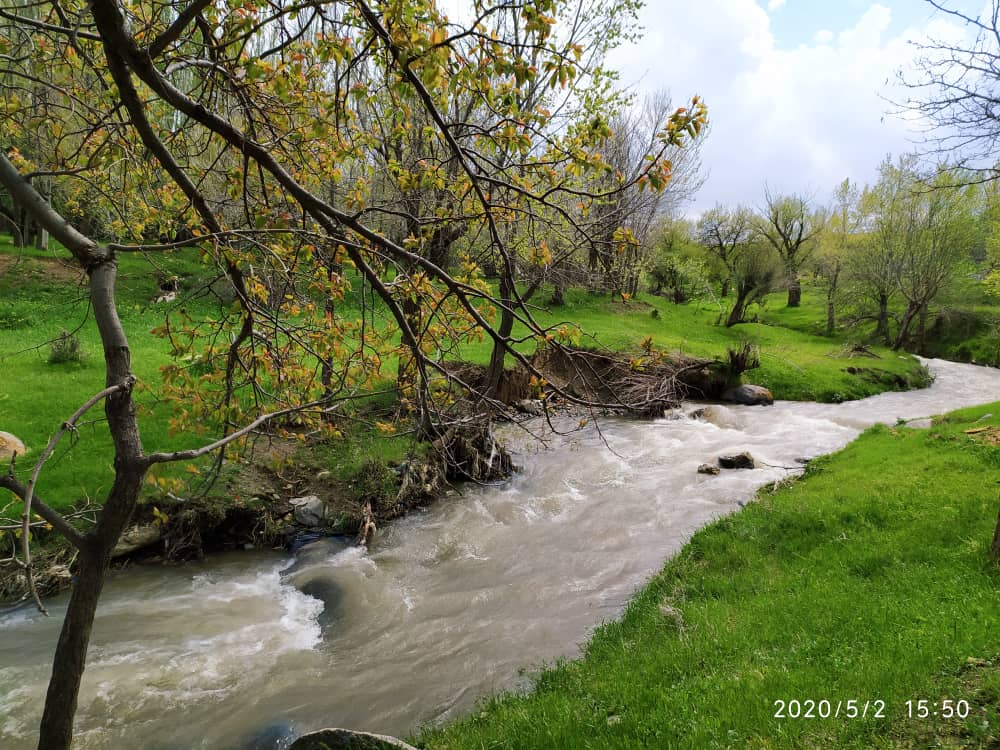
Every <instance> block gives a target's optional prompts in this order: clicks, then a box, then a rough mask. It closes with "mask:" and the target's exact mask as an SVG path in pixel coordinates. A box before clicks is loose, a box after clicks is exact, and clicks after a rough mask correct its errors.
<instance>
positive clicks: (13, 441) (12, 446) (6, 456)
mask: <svg viewBox="0 0 1000 750" xmlns="http://www.w3.org/2000/svg"><path fill="white" fill-rule="evenodd" d="M27 452H28V449H27V448H25V447H24V443H22V442H21V441H20V440H19V439H18V438H16V437H14V436H13V435H11V434H10V433H9V432H0V459H2V460H3V461H4V463H9V462H10V458H11V456H13V455H14V454H15V453H16V454H17V455H18V456H23V455H24V454H25V453H27Z"/></svg>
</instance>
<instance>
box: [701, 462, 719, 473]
mask: <svg viewBox="0 0 1000 750" xmlns="http://www.w3.org/2000/svg"><path fill="white" fill-rule="evenodd" d="M719 471H720V469H719V467H718V466H714V465H712V464H702V465H701V466H699V467H698V473H699V474H712V475H715V474H718V473H719Z"/></svg>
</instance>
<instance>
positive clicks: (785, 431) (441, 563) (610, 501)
mask: <svg viewBox="0 0 1000 750" xmlns="http://www.w3.org/2000/svg"><path fill="white" fill-rule="evenodd" d="M931 366H932V367H933V368H935V370H936V371H937V373H938V379H937V381H936V383H935V385H934V386H932V387H931V388H930V389H927V390H924V391H914V392H909V393H895V394H883V395H882V396H879V397H876V398H874V399H869V400H866V401H862V402H857V403H852V404H841V405H818V404H808V403H790V402H779V403H777V404H776V405H775V406H774V407H767V408H760V407H738V406H722V407H715V410H716V413H715V414H714V415H712V416H711V417H710V418H704V417H703V418H700V419H692V418H690V417H689V416H687V414H689V413H690V412H693V411H695V410H696V409H695V407H694V406H693V405H692V406H688V407H686V408H685V410H684V411H683V412H682V414H681V415H680V416H681V417H682V418H675V419H661V420H656V421H654V422H645V423H640V422H636V421H631V420H608V421H605V422H604V423H602V425H601V427H602V430H601V432H600V433H598V432H597V431H596V430H594V429H593V428H592V427H591V428H590V429H587V430H584V431H582V432H579V433H576V434H573V435H568V436H550V439H549V444H548V448H541V447H539V446H537V445H536V446H535V447H531V445H532V444H531V443H530V442H529V441H528V439H527V438H526V437H525V438H524V439H522V440H518V439H517V433H516V432H515V433H514V435H513V436H512V437H511V438H508V439H509V440H511V444H512V447H513V448H514V449H515V451H516V452H515V457H516V460H517V462H518V463H519V464H521V465H522V467H523V471H522V472H520V473H519V474H517V475H516V476H515V477H514V478H513V479H512V480H511V481H509V482H507V483H506V484H504V485H503V486H499V487H476V486H472V487H463V488H461V492H462V496H461V497H460V498H456V500H458V501H457V502H446V503H436V504H433V505H431V506H429V507H428V508H426V509H422V510H418V511H416V512H415V513H412V514H410V515H408V516H406V517H404V518H402V519H400V520H398V521H396V522H394V523H393V524H390V525H389V526H388V527H386V528H385V529H383V530H382V532H381V533H380V534H379V535H378V536H377V537H376V538H375V540H374V542H373V543H372V544H371V545H370V547H369V548H368V549H367V550H365V549H360V548H352V549H343V548H342V547H337V546H329V547H327V548H326V549H325V550H324V549H323V548H322V547H317V546H314V547H311V548H310V549H309V550H307V551H304V553H305V554H306V558H305V559H304V560H301V559H300V564H298V565H296V566H295V567H294V568H288V566H289V564H290V561H289V560H288V559H287V558H284V557H283V556H281V555H275V554H273V553H265V552H263V551H255V552H249V553H239V554H237V553H231V554H230V555H228V556H222V557H212V558H209V559H207V560H204V561H195V562H192V563H188V564H187V565H184V566H178V567H170V568H162V567H155V566H154V567H149V568H142V569H135V570H133V571H131V572H130V573H129V574H127V575H121V576H114V577H113V579H112V580H111V581H109V584H108V588H107V589H106V591H105V605H104V609H103V610H102V612H103V614H100V615H99V621H98V625H97V628H96V630H95V637H96V640H95V646H94V650H93V651H92V658H91V661H90V662H89V665H88V676H87V677H86V678H85V684H84V693H83V696H82V698H81V713H80V721H79V726H80V731H81V734H80V746H81V747H83V748H90V747H104V746H108V744H109V743H110V744H114V743H116V742H117V743H118V744H126V745H127V744H135V743H137V742H141V743H143V744H144V745H148V746H151V747H165V748H166V747H170V748H173V747H177V748H180V747H185V748H191V747H205V748H209V747H210V748H226V747H245V746H246V745H247V742H248V741H249V740H248V738H249V737H251V736H255V735H257V734H258V733H259V732H263V731H265V730H267V729H268V728H269V727H274V726H281V727H284V728H285V729H287V730H288V731H294V732H296V733H298V732H303V731H308V730H310V729H315V728H319V727H323V726H331V725H340V726H348V727H352V728H358V729H368V730H372V731H376V732H388V733H393V734H397V735H402V734H405V733H408V732H412V731H413V730H414V729H415V728H416V727H418V726H419V725H421V724H424V723H426V722H438V721H446V720H449V719H455V718H460V717H461V716H463V715H465V714H466V712H467V711H469V710H470V709H471V708H472V706H473V705H474V704H475V702H476V700H477V699H478V698H479V697H481V696H484V695H489V694H492V693H494V692H497V691H499V690H504V689H510V688H522V689H528V688H530V687H531V686H532V684H533V681H532V678H531V674H532V673H531V672H528V673H525V672H524V670H525V669H529V670H530V669H532V668H534V667H536V666H538V665H539V664H543V663H549V662H551V660H553V659H556V658H557V657H560V656H564V657H573V656H576V655H577V654H578V652H577V649H576V647H575V645H574V644H577V643H580V642H583V641H584V640H586V639H587V638H588V636H589V634H590V632H591V630H592V628H593V627H594V626H595V624H597V623H600V622H602V621H608V620H611V619H613V618H615V617H616V616H617V614H618V613H619V612H620V611H621V610H622V609H623V608H624V607H625V606H626V605H627V604H628V602H629V601H630V599H631V597H632V595H633V593H634V592H635V590H636V588H637V587H638V586H640V585H641V584H643V583H644V582H645V581H646V580H647V579H648V577H649V575H650V574H652V573H654V572H655V571H657V570H658V569H660V567H661V566H662V562H663V560H664V559H665V558H668V557H670V556H671V555H673V554H675V553H676V552H678V551H679V550H680V549H681V548H682V547H683V546H684V544H685V543H686V542H687V540H688V539H689V537H690V535H691V534H692V533H693V532H694V531H695V530H696V529H698V528H700V527H702V526H704V525H705V524H706V523H709V522H711V521H712V520H713V519H716V518H718V517H719V516H720V515H723V514H726V513H729V512H731V511H734V510H738V509H739V508H740V506H741V504H745V503H748V502H749V501H750V500H751V499H752V498H753V497H754V494H755V492H757V490H758V488H759V487H761V486H762V485H766V486H772V485H773V484H774V483H775V482H779V483H780V482H781V481H782V480H783V479H785V478H786V477H788V476H789V475H790V474H791V473H794V472H789V471H787V470H785V469H782V468H778V467H781V466H792V465H795V459H796V458H810V457H813V456H816V455H819V454H823V453H829V452H830V451H833V450H837V449H838V448H840V447H842V446H843V445H845V444H846V443H847V442H848V441H850V440H851V439H852V438H853V437H854V436H856V435H857V434H858V432H860V431H861V430H862V429H864V428H865V427H866V426H867V425H870V424H871V423H872V422H873V421H877V420H881V421H884V422H887V423H889V424H893V423H895V421H896V419H897V417H903V418H910V417H917V416H925V415H927V414H932V413H937V412H941V411H945V410H948V409H950V408H953V407H954V406H957V405H961V404H963V403H965V404H967V403H974V401H975V400H976V399H980V400H981V398H982V394H983V393H984V392H985V393H988V392H994V393H997V392H1000V372H998V371H995V370H984V369H982V368H974V367H972V368H970V367H967V366H963V365H955V364H952V363H947V362H943V363H931ZM901 434H904V435H905V434H909V433H907V432H906V431H901ZM912 434H913V435H924V434H926V433H922V432H921V433H918V432H916V431H914V432H913V433H912ZM963 434H964V433H963ZM934 444H936V443H934ZM609 446H610V448H611V450H609V449H608V447H609ZM739 450H749V451H750V452H751V453H753V454H754V456H755V457H757V458H759V459H760V460H761V464H762V468H759V469H755V470H753V471H725V472H723V473H722V474H721V475H720V476H717V477H710V476H704V475H699V474H698V473H697V471H696V470H697V467H698V466H699V465H700V464H701V463H703V462H705V461H707V460H711V459H712V458H713V457H715V456H718V455H722V454H724V453H732V452H737V451H739ZM942 460H943V462H944V463H943V465H944V466H948V465H950V464H949V463H948V460H946V459H942ZM935 466H937V464H935ZM901 468H904V469H905V470H906V471H907V472H908V473H912V474H915V475H916V472H914V471H913V470H912V467H909V465H906V466H901ZM869 470H870V467H869ZM879 471H880V472H881V473H882V474H886V475H887V476H888V474H887V471H888V468H880V469H879ZM809 481H812V480H811V479H809V480H807V482H809ZM804 484H805V483H804ZM833 484H834V485H836V482H835V481H833ZM904 489H905V488H904ZM753 505H754V504H753V503H751V506H753ZM799 511H800V512H801V513H802V515H803V517H805V515H806V511H807V508H806V507H805V506H803V507H801V508H799ZM741 516H742V514H738V516H734V518H736V517H741ZM993 518H994V519H995V509H994V510H993ZM804 523H805V521H804ZM807 525H808V524H807ZM788 533H790V534H791V533H797V532H795V529H790V531H789V532H788ZM741 538H742V537H741ZM810 538H811V537H810ZM745 541H746V545H751V542H752V540H750V539H749V538H748V540H745ZM765 541H767V540H765ZM741 544H742V542H741ZM740 549H741V550H744V548H743V547H740ZM963 549H965V548H964V547H963ZM744 552H746V550H744V551H742V552H740V556H742V555H743V554H744ZM283 568H288V570H287V572H285V573H282V569H283ZM928 574H929V573H928ZM724 578H725V576H721V575H720V578H719V579H718V580H719V581H720V582H719V583H718V584H717V585H719V586H721V585H722V583H721V581H723V579H724ZM831 585H832V584H831ZM300 587H301V588H300ZM305 591H310V592H312V593H311V594H307V593H304V592H305ZM744 594H745V592H744V591H743V590H742V589H741V591H740V592H739V595H740V596H743V595H744ZM316 596H319V597H320V599H317V598H316ZM61 601H62V600H61V598H60V597H57V598H56V599H54V600H53V601H52V602H51V608H52V609H53V614H54V615H55V617H54V618H52V619H51V620H45V619H44V618H41V617H39V616H37V615H35V614H34V613H31V612H30V611H26V612H25V613H24V614H23V615H21V618H22V619H20V620H18V619H10V618H7V619H3V620H0V630H2V631H3V638H2V639H0V664H3V665H5V670H4V673H3V675H2V677H3V681H2V684H4V685H8V686H10V689H8V690H6V691H3V692H2V693H0V709H2V713H3V714H4V715H6V716H9V717H11V720H10V723H9V729H8V730H7V732H8V733H7V734H6V735H0V737H2V738H3V741H4V743H6V744H8V745H10V746H11V747H14V748H19V747H21V746H25V747H27V746H30V743H31V739H30V738H31V733H32V731H33V729H34V727H35V725H36V723H37V717H36V715H35V714H36V712H37V710H38V705H39V703H38V699H39V697H40V695H41V692H42V691H43V690H44V684H45V678H46V667H45V664H46V662H45V660H46V658H50V657H49V654H50V653H51V651H47V650H46V649H49V648H50V647H51V642H52V640H53V639H54V637H55V632H56V631H57V629H58V616H59V613H60V611H61V610H60V607H61ZM727 622H728V621H727ZM738 622H739V618H738V617H737V618H736V625H738ZM736 625H734V627H735V626H736ZM727 627H728V625H727ZM28 643H30V647H28V648H26V647H25V644H28ZM970 655H971V654H970ZM692 663H694V662H692ZM206 664H207V665H209V667H210V668H205V669H203V668H201V665H206ZM195 665H197V666H198V668H197V669H195ZM251 667H252V668H251ZM192 670H195V671H192ZM595 679H596V678H595ZM544 681H545V678H543V681H542V684H544ZM14 686H17V687H16V689H15V688H14ZM151 686H154V687H153V688H151ZM154 688H155V689H154ZM150 690H152V691H153V692H150ZM112 705H114V706H117V707H118V708H116V709H115V710H114V711H113V712H111V711H110V706H112ZM574 710H576V711H582V710H583V707H578V708H577V709H574ZM178 712H183V715H184V716H185V717H186V719H185V722H184V726H183V727H178V725H177V722H176V720H175V718H172V717H176V716H177V715H178ZM115 716H128V717H129V719H128V721H127V722H124V723H123V722H121V721H120V720H118V719H116V718H115ZM222 716H224V717H226V718H225V721H221V720H220V717H222ZM607 718H608V717H607V716H605V717H603V718H602V720H606V719H607ZM587 720H588V721H590V719H589V718H588V719H587ZM536 722H538V723H539V724H540V725H541V722H542V720H541V719H540V718H539V719H536ZM494 730H495V732H496V733H495V735H494V737H495V739H496V741H497V742H500V744H501V746H503V743H502V736H503V735H502V731H501V728H500V726H499V724H498V725H497V726H496V727H494ZM456 731H459V730H456ZM512 736H513V735H512ZM429 737H433V735H429ZM428 741H429V740H428ZM449 741H452V740H449ZM454 741H455V742H456V744H457V743H461V742H462V741H463V740H461V739H458V740H454ZM508 746H516V742H515V743H514V744H513V745H508Z"/></svg>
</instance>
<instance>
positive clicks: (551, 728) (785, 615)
mask: <svg viewBox="0 0 1000 750" xmlns="http://www.w3.org/2000/svg"><path fill="white" fill-rule="evenodd" d="M986 414H992V415H993V416H990V417H988V418H986V419H985V420H981V418H982V417H983V416H984V415H986ZM972 425H975V427H977V428H978V427H983V426H987V425H989V426H992V428H993V429H992V431H990V430H987V431H981V432H978V433H977V434H975V435H968V434H966V433H965V432H964V431H965V430H966V429H969V428H970V427H971V426H972ZM990 435H993V436H994V438H995V437H1000V402H998V403H995V404H992V405H989V406H985V407H978V408H974V409H969V410H963V411H960V412H956V413H953V414H951V415H949V416H947V417H946V418H944V419H943V420H941V421H939V422H938V423H937V424H935V426H934V427H933V428H932V429H930V430H928V431H917V430H909V429H906V428H900V429H890V428H886V427H875V428H872V429H870V430H868V431H867V432H866V433H865V434H864V435H863V436H862V437H860V438H859V439H858V440H857V441H855V442H854V443H852V444H851V445H850V446H848V447H847V448H845V449H844V450H843V451H841V452H839V453H837V454H834V455H832V456H829V457H825V458H823V459H820V460H817V461H815V462H814V463H813V464H811V465H810V467H809V469H808V471H807V472H806V475H805V477H804V478H803V479H801V480H799V481H797V482H795V483H793V484H791V485H790V486H786V487H783V488H781V489H778V490H777V491H774V492H771V491H764V492H762V493H761V494H760V496H759V497H758V500H757V502H754V503H751V504H750V505H749V506H748V507H747V508H745V509H744V510H742V511H741V512H739V513H737V514H735V515H732V516H729V517H726V518H724V519H721V520H719V521H717V522H716V523H714V524H712V525H710V526H708V527H707V528H705V529H703V530H701V531H699V532H698V533H697V534H695V536H694V537H693V538H692V539H691V541H690V542H689V543H688V544H687V545H686V546H685V548H684V549H683V551H682V552H681V553H680V554H679V555H678V556H677V557H676V558H674V559H673V560H671V561H670V562H668V563H667V564H666V566H665V568H664V569H663V571H662V572H661V573H660V574H659V575H657V576H656V577H655V578H654V579H653V580H652V581H651V582H650V583H649V584H648V585H647V586H646V587H645V588H644V589H643V590H641V591H640V592H639V593H638V594H637V595H636V597H635V598H634V600H633V601H632V603H631V604H630V606H629V607H628V609H627V611H626V612H625V614H624V615H623V617H622V619H621V620H620V621H618V622H614V623H610V624H607V625H604V626H602V627H601V628H599V629H598V630H597V632H596V633H595V634H594V636H593V638H592V640H591V641H590V642H589V643H588V644H587V645H586V647H585V648H584V653H583V656H582V658H580V659H579V660H576V661H569V662H565V663H562V664H560V665H558V666H556V667H555V668H553V669H550V670H548V671H545V672H543V673H542V674H541V675H540V676H539V678H538V682H537V688H536V689H535V691H534V692H532V693H530V694H528V695H525V696H508V697H502V698H497V699H495V700H493V701H492V702H490V703H488V704H486V705H484V706H482V707H481V710H479V711H476V712H474V713H473V715H472V716H471V717H470V718H468V719H466V720H464V721H462V722H459V723H456V724H454V725H450V726H447V727H445V728H443V729H439V730H434V731H428V732H427V733H425V734H424V735H423V736H422V737H421V739H420V742H421V745H422V747H425V748H434V749H436V750H445V749H448V750H451V749H457V748H518V749H519V750H521V749H524V748H546V749H549V748H638V747H650V748H653V747H655V748H713V747H717V748H723V747H725V748H729V747H753V748H834V747H836V748H889V747H894V748H925V747H975V748H996V747H998V746H1000V641H998V639H997V634H998V633H1000V605H998V592H1000V569H998V568H997V567H996V566H995V565H994V564H992V563H989V562H988V554H987V551H988V545H989V541H990V539H991V537H992V533H993V527H994V524H995V523H996V518H997V508H998V503H1000V493H998V486H997V477H998V476H1000V474H998V471H997V470H998V469H1000V447H997V446H996V445H990V442H991V439H990V437H989V436H990ZM793 699H795V700H798V701H802V702H804V701H806V700H812V701H816V702H818V701H820V700H823V699H826V700H829V701H830V702H831V707H830V710H831V711H835V710H836V707H837V705H838V703H840V704H841V708H840V711H841V715H840V717H839V718H812V719H805V718H799V719H791V718H775V716H774V714H775V710H776V709H775V701H778V700H783V701H785V702H786V703H787V702H788V701H790V700H793ZM922 699H926V700H928V701H930V702H932V703H933V702H935V701H936V702H937V703H938V705H937V706H936V707H935V706H933V705H931V706H930V707H929V709H928V710H929V711H934V710H937V711H938V716H936V717H935V716H934V715H933V714H931V715H929V716H928V717H927V718H924V719H921V718H918V717H916V716H914V717H913V718H910V717H908V715H907V706H906V702H907V701H910V700H912V701H917V700H922ZM848 700H856V701H857V702H858V707H857V708H858V711H859V712H860V711H861V710H862V709H863V707H864V704H865V703H866V702H869V707H868V709H867V713H868V715H867V717H865V718H861V717H860V716H859V717H858V718H854V719H849V718H846V713H847V711H848V710H849V709H848V708H847V701H848ZM944 700H954V701H958V700H964V701H968V704H969V715H968V717H967V718H965V719H958V718H951V719H948V718H944V717H943V716H941V712H942V711H943V710H945V709H943V704H942V703H941V702H942V701H944ZM874 701H884V704H885V708H884V711H883V712H881V713H883V714H884V716H882V717H879V718H876V717H875V716H874V709H875V704H874V703H873V702H874ZM786 710H787V709H786ZM817 710H819V709H817ZM917 711H918V708H917V707H916V704H914V712H915V713H916V712H917Z"/></svg>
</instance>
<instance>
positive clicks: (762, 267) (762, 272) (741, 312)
mask: <svg viewBox="0 0 1000 750" xmlns="http://www.w3.org/2000/svg"><path fill="white" fill-rule="evenodd" d="M778 268H779V265H778V259H777V258H776V257H775V253H774V248H772V247H771V246H770V245H768V244H767V243H766V242H763V241H761V240H760V239H759V238H755V239H753V240H751V241H750V242H749V243H748V244H747V245H745V246H743V247H742V248H740V251H739V252H738V253H736V255H735V256H734V257H733V260H732V279H733V291H734V292H735V296H736V299H735V301H734V302H733V307H732V309H731V310H730V311H729V315H728V317H727V318H726V327H727V328H728V327H732V326H734V325H736V324H737V323H743V322H745V321H746V312H747V308H748V307H749V306H750V305H752V304H754V303H757V302H761V301H762V300H763V299H764V297H765V296H767V294H769V293H770V292H771V291H772V290H773V289H774V284H775V281H776V279H777V277H778Z"/></svg>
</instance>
